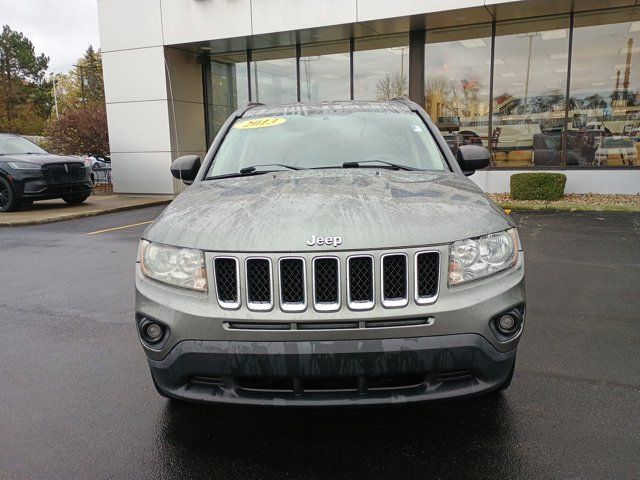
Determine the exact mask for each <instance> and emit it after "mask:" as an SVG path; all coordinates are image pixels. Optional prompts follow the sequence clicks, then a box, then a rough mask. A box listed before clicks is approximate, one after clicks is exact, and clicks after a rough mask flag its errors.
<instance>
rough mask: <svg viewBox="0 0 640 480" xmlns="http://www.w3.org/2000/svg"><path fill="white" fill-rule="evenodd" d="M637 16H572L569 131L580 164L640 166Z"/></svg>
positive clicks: (639, 35)
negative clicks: (639, 154)
mask: <svg viewBox="0 0 640 480" xmlns="http://www.w3.org/2000/svg"><path fill="white" fill-rule="evenodd" d="M639 20H640V14H639V13H638V12H637V10H636V12H635V13H634V12H632V11H629V10H626V11H622V12H620V13H609V14H606V15H603V14H600V15H576V17H575V19H574V27H575V28H574V32H573V54H572V62H571V94H570V96H569V98H570V101H569V103H570V110H569V124H568V133H569V138H570V140H571V141H570V142H569V148H570V150H571V153H572V155H573V156H574V157H575V158H577V159H578V162H577V164H579V165H588V166H598V167H604V166H606V167H624V166H631V165H640V162H639V161H638V153H639V152H638V150H640V143H637V142H638V140H640V138H639V137H640V78H639V77H640V71H639V70H638V62H639V61H640V21H639ZM602 23H606V24H604V25H602Z"/></svg>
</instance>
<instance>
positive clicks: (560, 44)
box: [491, 17, 569, 167]
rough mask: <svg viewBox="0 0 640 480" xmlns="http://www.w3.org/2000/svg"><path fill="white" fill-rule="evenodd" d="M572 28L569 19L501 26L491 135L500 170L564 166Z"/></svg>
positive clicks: (498, 32) (497, 37)
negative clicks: (563, 155) (565, 120)
mask: <svg viewBox="0 0 640 480" xmlns="http://www.w3.org/2000/svg"><path fill="white" fill-rule="evenodd" d="M568 27H569V18H568V17H560V18H547V19H540V20H527V21H519V22H505V23H500V24H498V25H497V30H496V39H495V41H496V45H495V61H494V80H493V82H494V88H493V100H494V108H493V113H494V118H493V132H492V134H491V146H492V150H493V152H492V153H493V161H494V164H495V165H496V166H502V167H525V166H531V165H541V166H549V165H560V164H561V160H562V152H561V146H562V141H561V139H562V131H563V125H564V112H565V97H566V95H565V94H566V88H567V83H566V80H567V78H566V77H567V64H568V58H569V51H568V48H569V28H568ZM549 137H550V138H552V139H554V141H548V140H549ZM549 147H552V148H549Z"/></svg>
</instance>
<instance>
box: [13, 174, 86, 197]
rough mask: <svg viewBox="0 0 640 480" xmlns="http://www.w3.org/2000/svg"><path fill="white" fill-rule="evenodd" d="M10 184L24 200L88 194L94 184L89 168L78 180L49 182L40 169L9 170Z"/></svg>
mask: <svg viewBox="0 0 640 480" xmlns="http://www.w3.org/2000/svg"><path fill="white" fill-rule="evenodd" d="M11 178H12V184H13V188H14V190H15V193H16V195H17V196H18V197H19V198H21V199H25V200H50V199H54V198H61V197H65V196H68V195H90V194H91V193H92V192H93V188H94V184H93V182H92V180H91V170H89V169H87V170H86V172H85V174H84V178H83V179H82V180H79V181H74V182H65V183H51V182H49V181H47V180H46V179H45V177H44V175H43V174H42V172H40V171H31V170H26V171H24V172H20V171H17V170H14V171H12V172H11Z"/></svg>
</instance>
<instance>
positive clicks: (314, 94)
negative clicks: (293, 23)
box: [300, 42, 351, 102]
mask: <svg viewBox="0 0 640 480" xmlns="http://www.w3.org/2000/svg"><path fill="white" fill-rule="evenodd" d="M350 75H351V74H350V57H349V42H336V43H318V44H310V45H302V50H301V56H300V100H301V101H303V102H312V101H318V100H349V98H350V97H351V93H350V78H349V77H350Z"/></svg>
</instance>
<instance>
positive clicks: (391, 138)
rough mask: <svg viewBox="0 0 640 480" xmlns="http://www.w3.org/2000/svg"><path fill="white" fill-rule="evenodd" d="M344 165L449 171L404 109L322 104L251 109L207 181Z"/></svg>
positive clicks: (415, 118) (421, 124)
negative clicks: (253, 169)
mask: <svg viewBox="0 0 640 480" xmlns="http://www.w3.org/2000/svg"><path fill="white" fill-rule="evenodd" d="M345 164H346V165H345ZM391 164H393V165H391ZM343 165H344V166H347V165H348V166H352V167H353V166H360V167H387V168H403V169H407V170H413V169H417V170H445V169H446V168H447V164H446V162H445V160H444V158H443V156H442V153H441V151H440V149H439V148H438V146H437V144H436V142H435V140H434V138H433V136H432V135H431V133H430V132H429V130H428V129H427V126H426V125H425V123H424V122H423V121H422V119H421V118H420V117H419V116H418V115H417V114H415V113H414V112H412V111H411V110H409V109H408V108H407V107H406V106H404V105H395V104H371V105H366V104H365V105H353V104H351V105H349V104H320V105H295V106H291V107H278V108H266V107H263V108H255V109H252V110H249V112H248V115H245V116H244V117H243V118H240V119H238V120H237V121H236V122H235V123H234V125H233V126H232V127H231V129H230V130H229V132H228V133H227V135H226V137H225V139H224V141H223V142H222V145H221V146H220V148H219V150H218V153H217V154H216V157H215V159H214V162H213V164H212V166H211V167H210V168H209V171H208V172H207V177H215V176H219V175H229V174H233V173H238V172H239V171H240V170H241V169H245V171H247V170H246V169H249V168H250V167H259V166H262V167H260V168H259V169H258V170H281V169H286V168H287V167H289V168H297V169H310V168H342V167H343Z"/></svg>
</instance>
